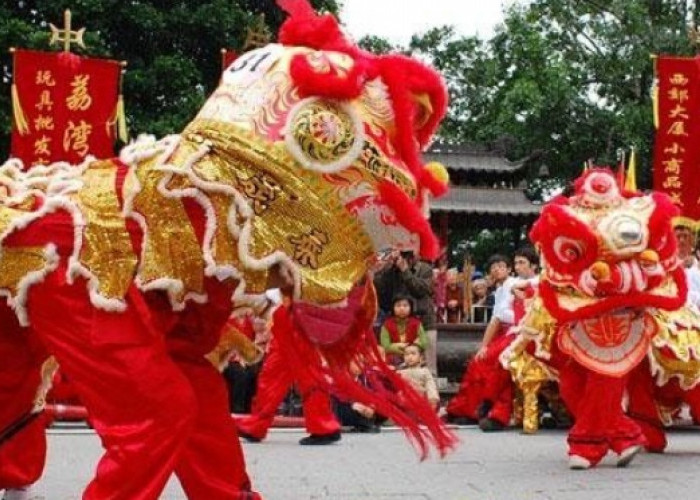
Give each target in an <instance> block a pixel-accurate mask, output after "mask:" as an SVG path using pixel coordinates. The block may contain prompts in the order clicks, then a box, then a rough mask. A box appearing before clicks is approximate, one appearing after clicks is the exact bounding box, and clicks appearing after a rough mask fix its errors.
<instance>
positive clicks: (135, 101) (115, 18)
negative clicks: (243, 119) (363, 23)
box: [0, 0, 339, 158]
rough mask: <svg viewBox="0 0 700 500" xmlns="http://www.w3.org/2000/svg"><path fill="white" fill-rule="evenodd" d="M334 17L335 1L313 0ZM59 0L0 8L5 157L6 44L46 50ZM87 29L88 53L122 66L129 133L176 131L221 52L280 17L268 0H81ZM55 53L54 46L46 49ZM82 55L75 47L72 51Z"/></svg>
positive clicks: (215, 75) (79, 14)
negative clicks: (250, 30)
mask: <svg viewBox="0 0 700 500" xmlns="http://www.w3.org/2000/svg"><path fill="white" fill-rule="evenodd" d="M311 3H312V4H313V5H314V6H315V7H316V8H318V9H320V10H326V11H331V12H333V13H337V12H338V10H339V2H338V1H336V0H312V2H311ZM66 6H67V4H66V2H65V1H57V0H16V1H5V2H2V3H0V65H1V67H2V80H1V81H0V154H2V156H3V158H4V157H7V155H8V151H9V148H8V145H9V132H10V126H11V121H10V118H11V113H12V109H11V104H10V84H11V82H12V59H11V56H10V54H9V53H8V49H9V48H10V47H22V48H33V49H40V50H48V49H49V47H48V43H47V42H48V23H50V22H52V23H54V24H56V25H59V24H62V20H63V11H64V9H65V8H66ZM70 8H71V11H72V13H73V24H74V26H79V27H85V28H86V29H87V35H86V38H85V41H86V44H87V47H88V48H87V51H86V52H87V53H88V54H90V55H94V56H101V57H110V58H114V59H119V60H124V61H127V62H128V70H127V72H126V74H125V77H124V83H123V90H124V98H125V103H126V112H127V117H128V122H129V126H130V129H131V133H132V135H133V134H137V133H141V132H148V133H152V134H156V135H163V134H167V133H172V132H177V131H179V130H180V129H181V128H182V127H183V126H184V125H185V124H186V123H187V121H188V120H190V119H191V118H192V117H193V116H194V114H195V113H196V111H197V110H198V109H199V107H200V106H201V105H202V103H203V102H204V99H205V97H206V96H207V94H208V93H209V92H210V91H211V90H212V89H213V88H214V87H215V85H216V84H217V82H218V79H219V74H220V71H221V61H220V56H219V54H220V52H219V51H220V49H221V48H222V47H226V48H233V49H240V48H241V47H242V46H243V43H244V41H245V38H246V34H247V28H249V27H251V26H253V25H254V24H255V23H256V22H257V21H258V19H259V17H258V16H259V15H260V14H265V22H266V23H267V25H268V26H269V28H270V31H271V32H272V33H276V32H277V29H278V27H279V25H280V24H281V22H282V21H283V20H284V14H283V13H282V12H281V11H280V10H279V9H278V8H277V6H276V4H275V2H274V0H239V1H232V0H210V1H199V0H197V1H195V0H179V1H164V0H151V1H143V0H140V1H135V0H128V1H121V0H82V1H80V2H73V5H71V6H70ZM50 50H55V49H50ZM76 52H77V53H80V50H79V49H76Z"/></svg>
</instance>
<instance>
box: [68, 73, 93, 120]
mask: <svg viewBox="0 0 700 500" xmlns="http://www.w3.org/2000/svg"><path fill="white" fill-rule="evenodd" d="M89 81H90V75H75V78H73V81H72V82H71V87H73V90H71V94H70V95H69V96H68V97H66V106H68V109H70V110H71V111H76V110H80V111H85V110H86V109H88V108H89V107H90V105H91V104H92V97H91V96H90V93H89V92H88V88H87V86H88V82H89Z"/></svg>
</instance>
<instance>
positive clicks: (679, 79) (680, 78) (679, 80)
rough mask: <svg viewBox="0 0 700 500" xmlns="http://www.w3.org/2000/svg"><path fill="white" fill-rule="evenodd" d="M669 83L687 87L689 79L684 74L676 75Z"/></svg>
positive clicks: (672, 76)
mask: <svg viewBox="0 0 700 500" xmlns="http://www.w3.org/2000/svg"><path fill="white" fill-rule="evenodd" d="M668 81H669V82H671V85H687V84H688V77H687V76H685V75H684V74H683V73H674V74H673V75H671V78H669V79H668Z"/></svg>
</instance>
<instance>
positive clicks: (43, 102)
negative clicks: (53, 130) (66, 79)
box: [34, 90, 53, 111]
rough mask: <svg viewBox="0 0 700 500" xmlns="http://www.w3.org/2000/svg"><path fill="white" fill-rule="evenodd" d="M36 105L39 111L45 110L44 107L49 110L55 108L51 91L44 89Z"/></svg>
mask: <svg viewBox="0 0 700 500" xmlns="http://www.w3.org/2000/svg"><path fill="white" fill-rule="evenodd" d="M34 107H35V108H36V109H38V110H39V111H44V108H46V110H47V111H51V109H53V101H52V100H51V92H49V91H48V90H42V91H41V94H39V102H38V103H36V104H35V105H34Z"/></svg>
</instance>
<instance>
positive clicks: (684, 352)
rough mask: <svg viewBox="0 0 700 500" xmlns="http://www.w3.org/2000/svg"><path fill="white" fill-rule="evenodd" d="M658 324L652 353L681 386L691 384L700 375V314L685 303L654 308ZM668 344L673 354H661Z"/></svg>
mask: <svg viewBox="0 0 700 500" xmlns="http://www.w3.org/2000/svg"><path fill="white" fill-rule="evenodd" d="M654 319H655V320H656V321H657V323H658V325H659V331H658V333H657V335H656V336H655V337H654V338H653V339H652V345H653V348H652V355H653V357H654V359H655V360H656V362H657V363H658V367H659V368H661V369H662V370H663V371H664V375H665V376H666V377H668V378H670V377H673V376H676V377H678V378H679V379H680V383H681V386H682V387H693V386H694V385H695V384H696V383H697V382H698V379H700V359H698V358H699V357H700V317H699V316H698V314H697V313H695V312H694V311H693V310H691V309H689V308H688V307H682V308H681V309H678V310H677V311H663V310H657V311H656V313H655V314H654ZM664 348H667V349H670V351H671V352H672V353H673V354H674V356H675V357H670V356H668V355H665V354H663V349H664Z"/></svg>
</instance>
